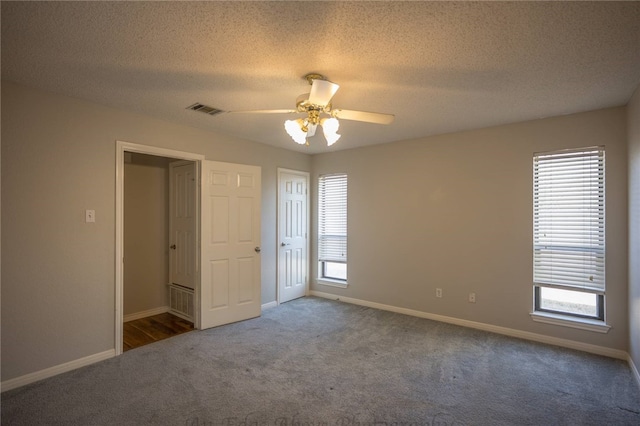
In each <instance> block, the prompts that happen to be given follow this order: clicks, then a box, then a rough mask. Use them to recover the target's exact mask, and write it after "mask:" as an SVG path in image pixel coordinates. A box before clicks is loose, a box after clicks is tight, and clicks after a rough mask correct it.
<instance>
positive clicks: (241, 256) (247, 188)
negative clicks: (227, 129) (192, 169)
mask: <svg viewBox="0 0 640 426" xmlns="http://www.w3.org/2000/svg"><path fill="white" fill-rule="evenodd" d="M260 173H261V169H260V167H256V166H247V165H242V164H230V163H220V162H214V161H203V162H202V192H201V194H202V203H201V268H200V271H201V272H200V274H201V285H200V297H199V300H200V308H201V310H200V315H201V317H200V328H201V329H205V328H210V327H215V326H218V325H222V324H228V323H231V322H236V321H242V320H245V319H249V318H254V317H257V316H260V313H261V288H260V195H261V192H260V191H261V176H260Z"/></svg>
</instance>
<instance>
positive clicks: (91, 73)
mask: <svg viewBox="0 0 640 426" xmlns="http://www.w3.org/2000/svg"><path fill="white" fill-rule="evenodd" d="M311 71H314V72H319V73H321V74H324V75H325V76H327V77H328V78H329V79H330V80H331V81H334V82H336V83H338V84H340V86H341V87H340V90H339V91H338V93H337V94H336V95H335V97H334V99H333V104H334V107H336V108H344V109H356V110H365V111H375V112H384V113H392V114H395V116H396V120H395V122H394V123H393V124H391V125H388V126H384V125H376V124H366V123H357V122H353V121H347V120H341V128H340V133H341V134H342V135H343V136H342V138H341V139H340V140H339V141H338V142H337V143H336V144H335V145H334V146H333V147H331V148H327V147H326V144H325V142H324V139H323V138H322V136H321V135H320V133H321V132H319V135H318V136H316V137H315V138H313V139H312V140H311V141H310V142H311V146H309V147H304V146H298V145H297V144H295V143H294V142H293V141H292V140H291V139H290V138H289V136H288V135H287V134H286V133H285V131H284V128H283V122H284V120H285V119H287V118H290V116H286V115H273V114H268V115H259V114H252V115H247V114H220V115H217V116H213V117H212V116H207V115H205V114H202V113H197V112H193V111H189V110H186V109H185V108H186V107H187V106H189V105H191V104H193V103H195V102H201V103H204V104H208V105H211V106H214V107H217V108H220V109H223V110H247V109H291V108H294V107H295V99H296V97H297V96H298V95H299V94H301V93H305V92H308V91H309V86H308V84H307V82H306V81H305V80H303V78H302V77H303V76H304V75H305V74H307V73H308V72H311ZM2 78H3V79H7V80H11V81H15V82H18V83H21V84H25V85H28V86H33V87H38V88H42V89H45V90H50V91H54V92H59V93H63V94H66V95H70V96H74V97H78V98H83V99H89V100H92V101H95V102H97V103H101V104H106V105H110V106H114V107H118V108H122V109H126V110H131V111H137V112H141V113H145V114H149V115H153V116H156V117H160V118H163V119H167V120H172V121H175V122H180V123H184V124H187V125H191V126H195V127H200V128H205V129H211V130H215V131H217V132H222V133H226V134H231V135H235V136H237V137H241V138H244V139H249V140H253V141H257V142H261V143H266V144H270V145H274V146H279V147H282V148H286V149H293V150H298V151H302V152H309V153H317V152H325V151H328V150H339V149H348V148H354V147H358V146H363V145H368V144H378V143H386V142H393V141H398V140H405V139H413V138H418V137H422V136H427V135H434V134H441V133H447V132H454V131H460V130H467V129H474V128H481V127H487V126H492V125H498V124H505V123H511V122H517V121H523V120H529V119H536V118H541V117H548V116H554V115H561V114H569V113H574V112H580V111H586V110H592V109H598V108H604V107H611V106H619V105H624V104H626V103H627V102H628V100H629V98H630V97H631V95H632V93H633V90H634V89H635V88H636V87H637V86H638V84H639V83H640V2H584V3H583V2H544V3H542V2H509V3H505V2H321V1H313V2H197V3H192V2H160V3H158V2H154V3H146V2H7V1H2ZM34 119H35V118H34Z"/></svg>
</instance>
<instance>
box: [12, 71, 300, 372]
mask: <svg viewBox="0 0 640 426" xmlns="http://www.w3.org/2000/svg"><path fill="white" fill-rule="evenodd" d="M116 140H123V141H127V142H134V143H139V144H145V145H154V146H158V147H162V148H169V149H175V150H180V151H187V152H193V153H197V154H203V155H205V156H206V158H207V159H210V160H218V161H226V162H233V163H243V164H252V165H257V166H261V167H262V249H263V250H262V254H261V256H262V302H263V303H268V302H271V301H274V300H275V298H276V283H275V280H276V261H275V259H276V172H277V168H278V167H285V168H290V169H296V170H304V171H309V170H310V161H311V160H310V158H309V156H307V155H304V154H299V153H295V152H291V151H287V150H282V149H276V148H273V147H269V146H266V145H263V144H258V143H253V142H248V141H244V140H240V139H236V138H232V137H229V136H224V135H220V134H216V133H213V132H207V131H204V130H201V129H197V128H193V127H187V126H182V125H178V124H173V123H169V122H166V121H162V120H158V119H154V118H151V117H148V116H144V115H139V114H135V113H129V112H125V111H121V110H117V109H113V108H108V107H103V106H100V105H96V104H92V103H90V102H85V101H82V100H78V99H74V98H69V97H64V96H59V95H55V94H51V93H46V92H42V91H39V90H34V89H30V88H25V87H21V86H18V85H15V84H13V83H9V82H2V231H3V232H2V318H1V319H2V380H3V381H5V380H9V379H12V378H15V377H19V376H22V375H25V374H27V373H32V372H35V371H40V370H43V369H45V368H48V367H52V366H56V365H59V364H62V363H65V362H69V361H73V360H77V359H80V358H83V357H87V356H89V355H93V354H97V353H101V352H104V351H106V350H109V349H113V348H114V347H115V342H114V326H115V317H114V308H115V302H114V295H115V278H114V273H115V270H114V254H115V154H116ZM85 209H95V210H96V223H94V224H86V223H84V211H85Z"/></svg>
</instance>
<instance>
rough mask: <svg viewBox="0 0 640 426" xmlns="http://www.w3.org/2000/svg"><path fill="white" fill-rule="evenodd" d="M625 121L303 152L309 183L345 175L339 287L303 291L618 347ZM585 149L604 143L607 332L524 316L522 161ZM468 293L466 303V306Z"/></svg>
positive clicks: (594, 119) (574, 122) (610, 117)
mask: <svg viewBox="0 0 640 426" xmlns="http://www.w3.org/2000/svg"><path fill="white" fill-rule="evenodd" d="M625 114H626V111H625V108H614V109H606V110H601V111H594V112H588V113H583V114H576V115H569V116H563V117H556V118H549V119H543V120H536V121H530V122H524V123H518V124H513V125H506V126H500V127H493V128H487V129H481V130H475V131H469V132H464V133H456V134H448V135H442V136H434V137H428V138H424V139H419V140H414V141H407V142H398V143H393V144H386V145H378V146H374V147H369V148H362V149H355V150H349V151H340V152H336V153H327V154H322V155H317V156H314V158H313V167H312V179H313V180H314V185H313V187H315V183H316V182H317V176H318V175H319V174H324V173H332V172H347V173H348V179H349V181H348V185H349V189H348V191H349V199H348V203H349V213H348V214H349V216H348V221H349V224H348V227H349V252H348V259H349V261H348V279H349V287H348V288H347V289H344V290H343V289H337V288H335V287H328V286H324V285H318V284H315V283H314V285H313V286H312V289H313V290H316V291H321V292H326V293H331V294H335V295H338V296H343V297H351V298H355V299H363V300H366V301H370V302H377V303H382V304H386V305H391V306H396V307H402V308H408V309H413V310H418V311H423V312H428V313H432V314H439V315H444V316H450V317H455V318H459V319H466V320H471V321H476V322H481V323H486V324H492V325H497V326H502V327H508V328H512V329H516V330H521V331H527V332H533V333H539V334H544V335H548V336H553V337H558V338H564V339H570V340H575V341H579V342H584V343H589V344H595V345H600V346H604V347H608V348H613V349H620V350H626V349H627V334H628V333H627V330H628V328H627V184H626V181H627V180H626V179H627V161H626V154H627V152H626V127H625V126H626V124H625V119H626V116H625ZM590 145H605V146H606V161H607V163H606V182H607V200H606V208H607V211H606V214H607V228H606V233H607V236H606V238H607V276H606V279H607V281H606V285H607V297H606V315H607V322H608V323H609V324H610V325H611V326H612V328H611V330H610V331H609V333H608V334H599V333H594V332H589V331H583V330H577V329H572V328H566V327H560V326H554V325H548V324H541V323H536V322H533V321H532V320H531V318H530V315H529V313H530V312H531V311H532V293H533V291H532V155H533V153H534V152H539V151H549V150H556V149H563V148H571V147H581V146H590ZM312 211H313V210H312ZM315 234H316V233H315V231H314V232H312V235H315ZM312 246H313V244H312ZM312 259H317V255H316V253H313V255H312ZM312 265H313V268H314V269H313V271H312V274H311V277H316V276H317V263H316V261H315V260H314V261H313V262H312ZM437 287H440V288H442V289H443V298H442V299H437V298H436V297H435V289H436V288H437ZM470 292H475V293H476V297H477V303H475V304H470V303H468V301H467V297H468V294H469V293H470Z"/></svg>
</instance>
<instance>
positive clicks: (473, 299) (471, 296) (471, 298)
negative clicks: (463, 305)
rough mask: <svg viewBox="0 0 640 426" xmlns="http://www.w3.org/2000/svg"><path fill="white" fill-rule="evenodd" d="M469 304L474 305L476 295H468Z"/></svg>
mask: <svg viewBox="0 0 640 426" xmlns="http://www.w3.org/2000/svg"><path fill="white" fill-rule="evenodd" d="M469 303H476V294H475V293H469Z"/></svg>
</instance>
